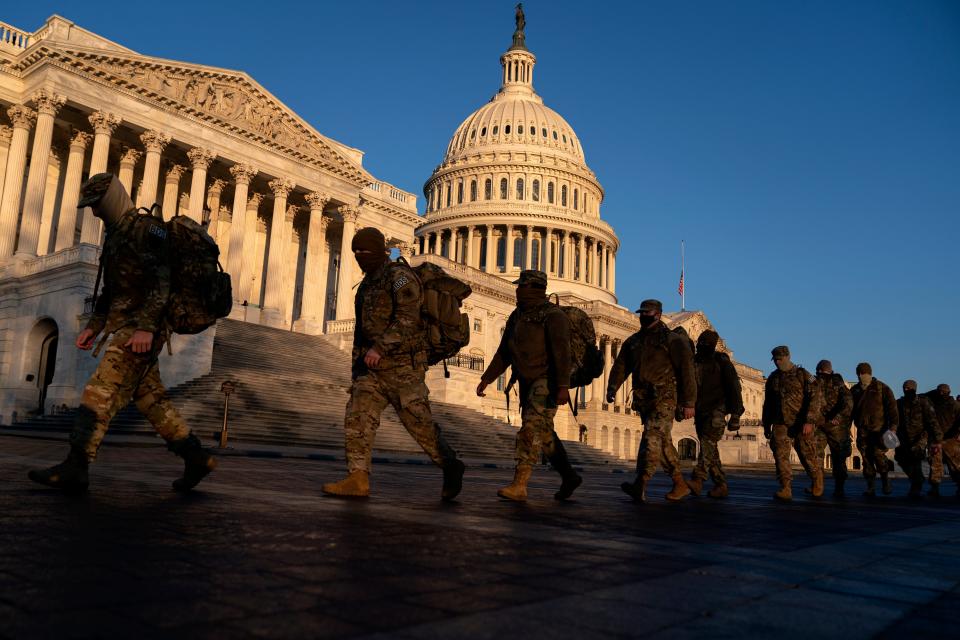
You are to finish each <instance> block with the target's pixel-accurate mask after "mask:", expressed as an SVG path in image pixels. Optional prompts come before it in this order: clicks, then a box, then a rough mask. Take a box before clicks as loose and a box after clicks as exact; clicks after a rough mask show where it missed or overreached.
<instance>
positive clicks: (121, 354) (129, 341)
mask: <svg viewBox="0 0 960 640" xmlns="http://www.w3.org/2000/svg"><path fill="white" fill-rule="evenodd" d="M78 207H92V208H93V212H94V215H96V216H97V217H98V218H100V219H101V220H103V222H104V225H105V227H106V239H105V240H104V244H103V252H102V254H101V257H100V262H101V269H102V273H103V278H104V288H103V293H102V294H101V295H100V297H99V298H98V299H97V301H96V305H95V308H94V311H93V315H91V317H90V320H89V321H88V322H87V326H86V328H84V330H83V331H81V332H80V334H79V335H78V336H77V340H76V345H77V348H79V349H83V350H87V349H90V348H92V347H93V343H94V340H95V339H96V337H97V335H98V334H101V333H102V334H103V337H102V338H101V340H100V346H98V347H97V350H96V351H95V352H94V355H96V354H97V352H99V351H100V348H101V347H103V345H104V344H105V343H106V351H105V353H104V356H103V359H102V360H101V361H100V364H99V365H98V366H97V370H96V371H95V372H94V374H93V376H92V377H91V378H90V380H89V381H88V382H87V385H86V386H85V387H84V389H83V395H82V396H81V399H80V408H79V409H78V410H77V416H76V419H75V422H74V426H73V431H72V432H71V433H70V453H69V454H68V455H67V459H66V460H65V461H64V462H62V463H61V464H58V465H56V466H54V467H51V468H49V469H35V470H33V471H31V472H30V474H29V476H30V479H31V480H33V481H35V482H39V483H41V484H45V485H48V486H51V487H56V488H58V489H64V490H68V491H82V490H85V489H86V488H87V486H88V484H89V479H88V465H89V463H90V462H93V460H94V458H96V455H97V450H98V449H99V447H100V443H101V441H102V440H103V437H104V435H106V432H107V428H108V427H109V425H110V420H111V419H112V418H113V416H114V415H116V413H117V412H118V411H120V410H121V409H123V408H124V407H125V406H127V404H129V403H130V401H131V400H133V401H134V402H135V403H136V405H137V408H138V409H139V410H140V411H141V413H143V414H144V415H145V416H146V417H147V419H148V420H149V421H150V424H152V425H153V428H154V429H156V430H157V432H158V433H159V434H160V435H161V436H162V437H163V439H164V440H166V441H167V448H168V449H170V450H171V451H173V452H174V453H176V454H177V455H178V456H180V457H181V458H183V460H184V473H183V477H182V478H179V479H177V480H175V481H174V482H173V488H174V489H176V490H177V491H187V490H189V489H192V488H193V487H194V486H196V484H197V483H198V482H200V480H202V479H203V478H204V476H206V475H207V474H208V473H210V471H212V470H213V469H214V468H215V467H216V460H215V459H214V458H213V457H211V456H210V455H209V454H208V453H207V452H206V451H205V450H204V449H203V447H202V445H201V443H200V440H199V439H198V438H197V436H195V435H194V434H193V433H192V432H191V431H190V429H189V427H187V425H186V423H185V422H184V420H183V418H182V417H181V416H180V414H179V412H178V411H177V410H176V408H175V407H174V406H173V404H172V403H171V402H170V400H169V399H168V398H167V392H166V389H164V387H163V383H162V382H161V380H160V370H159V367H158V366H157V356H158V355H159V353H160V351H161V349H162V348H163V344H164V342H165V341H166V340H167V339H168V327H167V323H166V315H165V314H166V310H167V306H168V304H169V302H170V288H171V276H170V273H171V269H170V262H169V256H168V251H169V247H168V241H167V231H166V227H165V225H164V223H163V221H162V220H158V219H157V218H154V217H153V216H149V215H140V214H138V213H137V211H136V208H135V207H134V205H133V202H132V201H131V200H130V196H129V195H127V192H126V190H125V189H124V188H123V186H122V185H121V184H120V181H119V180H118V179H117V178H116V177H114V176H113V175H112V174H109V173H101V174H97V175H95V176H93V177H92V178H90V179H89V180H87V181H86V182H85V183H84V185H83V186H82V187H81V190H80V202H79V203H78ZM108 340H109V342H108Z"/></svg>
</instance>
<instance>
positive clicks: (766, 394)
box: [760, 375, 774, 427]
mask: <svg viewBox="0 0 960 640" xmlns="http://www.w3.org/2000/svg"><path fill="white" fill-rule="evenodd" d="M761 413H762V416H761V419H760V421H761V422H762V423H763V426H764V427H772V426H773V420H774V418H773V375H771V376H770V377H769V378H767V382H766V383H765V384H764V389H763V410H762V411H761Z"/></svg>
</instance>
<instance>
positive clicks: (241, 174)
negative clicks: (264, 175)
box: [230, 162, 257, 184]
mask: <svg viewBox="0 0 960 640" xmlns="http://www.w3.org/2000/svg"><path fill="white" fill-rule="evenodd" d="M230 175H232V176H233V179H234V181H235V182H236V183H237V184H250V181H251V180H253V177H254V176H255V175H257V169H256V167H254V166H253V165H249V164H244V163H242V162H239V163H237V164H235V165H233V166H232V167H230Z"/></svg>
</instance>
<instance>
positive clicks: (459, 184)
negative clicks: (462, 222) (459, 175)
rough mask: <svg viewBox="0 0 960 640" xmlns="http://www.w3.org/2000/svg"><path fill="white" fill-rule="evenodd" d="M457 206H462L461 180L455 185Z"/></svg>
mask: <svg viewBox="0 0 960 640" xmlns="http://www.w3.org/2000/svg"><path fill="white" fill-rule="evenodd" d="M457 204H463V180H461V181H460V182H458V183H457Z"/></svg>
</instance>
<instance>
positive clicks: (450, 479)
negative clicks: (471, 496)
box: [440, 460, 467, 502]
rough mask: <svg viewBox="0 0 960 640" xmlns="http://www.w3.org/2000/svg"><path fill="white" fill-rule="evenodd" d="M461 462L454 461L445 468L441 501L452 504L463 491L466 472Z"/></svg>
mask: <svg viewBox="0 0 960 640" xmlns="http://www.w3.org/2000/svg"><path fill="white" fill-rule="evenodd" d="M466 468H467V467H466V465H464V464H463V463H462V462H461V461H459V460H454V461H453V462H451V463H450V464H448V465H447V466H445V467H444V468H443V490H442V491H441V492H440V499H441V500H443V501H444V502H452V501H453V499H454V498H456V497H457V496H458V495H459V494H460V490H461V489H463V472H464V471H465V470H466Z"/></svg>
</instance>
